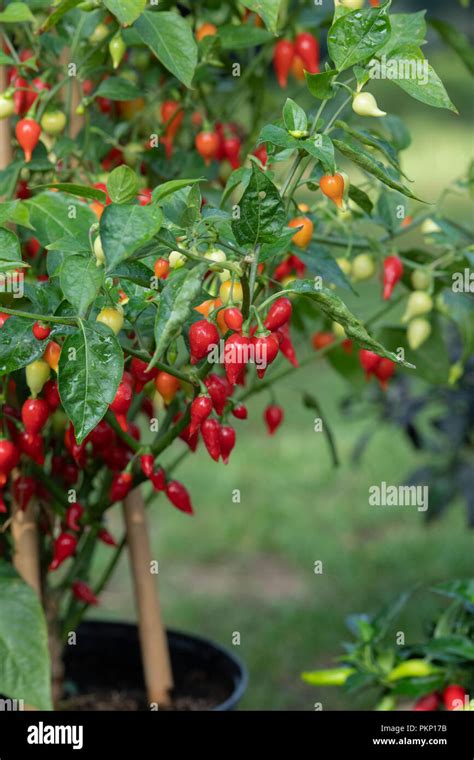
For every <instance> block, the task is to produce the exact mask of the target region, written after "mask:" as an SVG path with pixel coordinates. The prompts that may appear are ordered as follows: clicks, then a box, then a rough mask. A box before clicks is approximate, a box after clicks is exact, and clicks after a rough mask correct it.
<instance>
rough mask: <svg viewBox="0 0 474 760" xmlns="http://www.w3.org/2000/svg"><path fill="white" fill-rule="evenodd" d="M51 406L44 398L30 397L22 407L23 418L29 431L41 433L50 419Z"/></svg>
mask: <svg viewBox="0 0 474 760" xmlns="http://www.w3.org/2000/svg"><path fill="white" fill-rule="evenodd" d="M49 414H50V408H49V406H48V404H47V403H46V401H45V400H44V399H42V398H28V399H26V401H25V402H24V404H23V406H22V408H21V419H22V422H23V425H24V426H25V430H26V432H27V433H33V435H34V434H36V433H39V432H40V430H42V429H43V428H44V426H45V424H46V422H47V421H48V418H49Z"/></svg>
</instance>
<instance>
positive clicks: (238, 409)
mask: <svg viewBox="0 0 474 760" xmlns="http://www.w3.org/2000/svg"><path fill="white" fill-rule="evenodd" d="M232 414H233V415H234V417H236V418H237V419H238V420H246V419H247V417H248V411H247V407H246V406H245V404H236V406H234V408H233V409H232Z"/></svg>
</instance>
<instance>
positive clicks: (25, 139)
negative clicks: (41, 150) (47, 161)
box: [15, 119, 41, 163]
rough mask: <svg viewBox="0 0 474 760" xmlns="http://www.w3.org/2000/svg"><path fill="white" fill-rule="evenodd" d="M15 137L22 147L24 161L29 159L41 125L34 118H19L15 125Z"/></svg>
mask: <svg viewBox="0 0 474 760" xmlns="http://www.w3.org/2000/svg"><path fill="white" fill-rule="evenodd" d="M15 134H16V139H17V140H18V142H19V143H20V146H21V147H22V148H23V151H24V154H25V161H26V162H27V163H28V161H31V156H32V153H33V151H34V149H35V148H36V146H37V145H38V141H39V139H40V134H41V127H40V125H39V124H38V122H37V121H35V120H34V119H20V121H18V122H17V124H16V127H15Z"/></svg>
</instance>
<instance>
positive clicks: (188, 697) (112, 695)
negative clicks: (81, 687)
mask: <svg viewBox="0 0 474 760" xmlns="http://www.w3.org/2000/svg"><path fill="white" fill-rule="evenodd" d="M70 687H71V688H70V690H71V691H73V689H74V684H72V683H71V684H70ZM229 696H230V691H229V684H228V683H227V681H223V680H220V679H219V678H218V677H217V676H216V677H213V678H209V674H207V673H205V672H204V671H200V670H194V671H192V672H189V673H187V674H186V677H185V678H184V679H183V681H181V682H180V683H178V684H177V686H176V688H175V689H174V690H173V693H172V695H171V704H170V705H169V706H161V705H160V706H159V711H160V712H161V711H170V710H171V711H174V710H179V711H196V710H213V709H214V708H215V707H217V706H218V705H220V704H222V703H223V702H225V700H226V699H228V697H229ZM59 709H60V710H66V711H67V710H78V711H95V712H96V711H117V712H136V711H143V710H149V709H150V708H149V705H148V704H147V702H146V698H145V695H144V693H143V692H142V691H139V690H134V689H127V688H124V689H114V690H107V689H101V688H98V687H97V688H91V689H90V690H88V691H87V693H83V694H74V693H72V694H71V695H70V696H67V697H66V698H65V699H64V700H63V701H62V702H61V703H60V704H59Z"/></svg>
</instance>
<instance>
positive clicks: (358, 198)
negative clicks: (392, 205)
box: [349, 185, 374, 216]
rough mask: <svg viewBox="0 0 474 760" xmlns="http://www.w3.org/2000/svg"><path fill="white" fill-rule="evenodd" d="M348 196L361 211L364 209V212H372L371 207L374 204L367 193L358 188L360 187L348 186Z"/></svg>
mask: <svg viewBox="0 0 474 760" xmlns="http://www.w3.org/2000/svg"><path fill="white" fill-rule="evenodd" d="M349 198H350V199H351V201H354V203H356V204H357V205H358V206H359V208H361V209H362V211H365V213H366V214H369V216H370V214H371V213H372V209H373V207H374V204H373V203H372V201H371V200H370V198H369V196H368V195H367V193H365V192H364V191H363V190H361V189H360V187H357V186H356V185H351V186H350V187H349Z"/></svg>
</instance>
